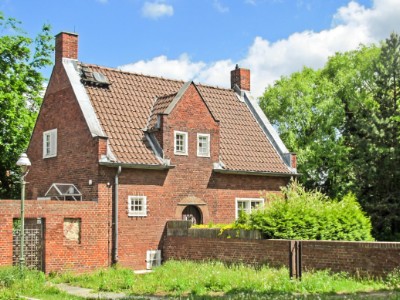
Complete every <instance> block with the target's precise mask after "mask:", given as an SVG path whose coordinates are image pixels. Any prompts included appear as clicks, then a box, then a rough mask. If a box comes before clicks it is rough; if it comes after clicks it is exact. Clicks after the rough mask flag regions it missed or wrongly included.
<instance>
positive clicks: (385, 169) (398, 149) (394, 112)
mask: <svg viewBox="0 0 400 300" xmlns="http://www.w3.org/2000/svg"><path fill="white" fill-rule="evenodd" d="M371 69H372V71H373V72H372V80H373V86H372V88H371V90H372V91H371V93H370V95H371V97H370V98H369V101H368V102H366V104H367V105H364V106H356V105H353V106H351V103H350V101H345V103H346V105H347V104H348V105H349V107H350V106H351V108H350V109H349V113H348V114H347V115H346V130H345V131H344V136H345V139H346V140H347V141H348V144H349V145H350V146H351V147H352V151H351V160H352V161H353V162H354V166H353V170H354V173H355V177H356V179H357V183H358V184H357V186H356V188H357V189H356V192H357V194H358V195H359V199H360V201H361V204H362V205H363V207H364V209H365V210H366V211H367V212H368V213H369V214H370V215H371V219H372V222H373V225H374V235H375V237H377V238H378V239H380V240H399V239H400V169H399V167H398V166H399V164H400V109H399V101H400V93H399V91H400V37H399V35H398V34H395V33H393V34H391V36H390V37H389V38H388V39H386V41H385V42H384V43H383V44H382V47H381V52H380V55H379V57H378V58H377V59H375V60H374V62H373V67H372V68H371Z"/></svg>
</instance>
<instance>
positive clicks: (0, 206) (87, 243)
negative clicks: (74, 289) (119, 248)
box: [0, 200, 111, 273]
mask: <svg viewBox="0 0 400 300" xmlns="http://www.w3.org/2000/svg"><path fill="white" fill-rule="evenodd" d="M110 209H111V208H108V207H107V205H103V204H102V203H98V202H88V201H82V202H71V201H37V200H27V201H26V202H25V217H26V218H44V227H45V229H44V253H45V255H44V256H45V272H46V273H49V272H56V271H66V270H73V271H76V272H85V271H89V270H93V269H96V268H99V267H106V266H108V265H110V252H111V249H110V247H111V231H110V227H109V223H110V222H111V220H110V212H111V210H110ZM0 211H1V214H0V253H1V255H0V265H12V255H13V248H12V244H13V242H12V241H13V219H14V218H19V217H20V201H16V200H0ZM65 218H73V219H75V218H77V219H80V221H81V230H80V241H79V242H77V241H70V240H68V239H67V238H66V237H65V236H64V219H65Z"/></svg>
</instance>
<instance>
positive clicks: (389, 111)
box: [261, 33, 400, 240]
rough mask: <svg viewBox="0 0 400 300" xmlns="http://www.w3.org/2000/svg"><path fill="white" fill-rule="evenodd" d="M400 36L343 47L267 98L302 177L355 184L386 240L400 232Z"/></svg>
mask: <svg viewBox="0 0 400 300" xmlns="http://www.w3.org/2000/svg"><path fill="white" fill-rule="evenodd" d="M399 85H400V37H399V35H398V34H395V33H393V34H392V35H391V36H390V37H389V38H388V39H387V40H386V41H384V42H383V43H382V44H381V45H380V46H379V47H377V46H370V47H365V46H362V47H360V48H359V49H358V50H356V51H350V52H345V53H337V54H335V55H334V56H333V57H331V58H329V60H328V62H327V63H326V65H325V66H324V67H323V68H322V69H321V70H318V71H314V70H311V69H308V68H304V69H303V71H302V72H299V73H294V74H292V75H291V76H290V77H289V78H282V79H281V80H279V81H278V82H276V83H275V85H274V86H273V87H269V88H268V89H267V90H266V92H265V94H264V96H263V97H262V99H261V105H262V108H263V109H264V111H265V112H266V114H267V115H268V117H270V119H271V122H272V123H273V124H274V125H275V126H277V128H278V130H279V132H280V133H281V136H282V139H283V140H284V142H286V143H287V145H288V146H289V148H291V150H294V151H297V152H298V153H299V171H300V172H301V173H303V176H302V177H300V180H301V181H302V182H303V183H304V184H305V186H306V187H307V188H313V187H319V188H320V189H322V190H323V191H324V192H325V193H328V194H329V195H330V196H331V197H341V196H343V195H344V194H345V193H346V192H349V191H351V192H353V193H355V195H356V196H357V198H358V199H359V201H360V203H361V205H362V207H363V209H364V210H365V211H366V212H367V213H368V214H369V215H370V216H371V220H372V224H373V234H374V236H375V238H377V239H379V240H398V239H400V201H399V200H400V184H399V183H400V169H399V168H398V166H399V164H400V109H399V97H400V96H399V95H400V94H399Z"/></svg>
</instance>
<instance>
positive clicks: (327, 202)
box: [241, 181, 373, 241]
mask: <svg viewBox="0 0 400 300" xmlns="http://www.w3.org/2000/svg"><path fill="white" fill-rule="evenodd" d="M282 194H283V197H282V196H281V197H279V196H273V199H272V201H270V202H269V203H268V204H267V205H266V207H265V208H264V209H261V210H256V211H254V212H253V213H252V214H251V215H250V216H249V220H248V225H249V227H250V228H252V229H258V230H260V231H262V232H263V234H264V235H265V237H266V238H271V239H299V240H300V239H303V240H347V241H371V240H373V238H372V236H371V229H372V226H371V221H370V219H369V218H368V217H367V216H366V215H365V214H364V212H363V211H362V209H361V206H360V204H359V203H358V202H357V199H356V197H355V196H354V195H353V194H347V195H346V196H344V197H343V199H341V200H331V199H329V198H328V197H327V196H326V195H324V194H322V193H321V192H319V191H306V190H305V189H304V187H302V186H301V185H300V184H299V183H297V182H296V181H293V182H291V183H290V184H289V186H288V187H286V188H284V189H283V190H282ZM241 226H243V224H241Z"/></svg>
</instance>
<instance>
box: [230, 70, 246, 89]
mask: <svg viewBox="0 0 400 300" xmlns="http://www.w3.org/2000/svg"><path fill="white" fill-rule="evenodd" d="M235 84H236V85H237V86H238V87H239V88H240V89H241V90H246V91H250V70H249V69H243V68H239V66H238V65H236V67H235V69H234V70H232V71H231V88H232V89H233V87H234V86H235Z"/></svg>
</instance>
